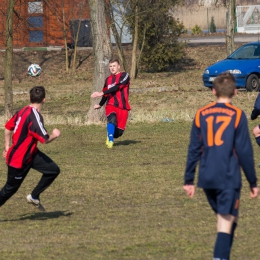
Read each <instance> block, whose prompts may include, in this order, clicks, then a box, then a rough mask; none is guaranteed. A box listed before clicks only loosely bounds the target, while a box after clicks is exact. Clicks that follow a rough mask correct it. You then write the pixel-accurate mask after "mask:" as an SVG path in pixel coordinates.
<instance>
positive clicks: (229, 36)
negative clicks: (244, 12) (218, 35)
mask: <svg viewBox="0 0 260 260" xmlns="http://www.w3.org/2000/svg"><path fill="white" fill-rule="evenodd" d="M235 8H236V0H229V3H227V9H228V12H227V32H226V50H227V55H230V54H231V53H232V52H233V51H234V50H235V41H234V35H235V21H236V11H235Z"/></svg>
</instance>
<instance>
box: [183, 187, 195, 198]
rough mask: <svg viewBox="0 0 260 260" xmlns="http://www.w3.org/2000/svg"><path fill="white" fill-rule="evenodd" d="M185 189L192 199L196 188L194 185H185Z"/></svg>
mask: <svg viewBox="0 0 260 260" xmlns="http://www.w3.org/2000/svg"><path fill="white" fill-rule="evenodd" d="M183 189H184V190H185V191H186V194H187V195H188V196H189V197H190V198H192V197H193V196H194V193H195V186H194V185H184V186H183Z"/></svg>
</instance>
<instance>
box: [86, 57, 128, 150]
mask: <svg viewBox="0 0 260 260" xmlns="http://www.w3.org/2000/svg"><path fill="white" fill-rule="evenodd" d="M109 70H110V73H111V75H110V76H108V77H107V78H106V81H105V85H104V87H103V91H102V92H94V93H93V94H92V95H91V97H92V98H97V97H102V98H101V101H100V102H99V104H97V105H95V106H94V108H95V109H100V108H101V107H102V106H103V105H104V104H105V102H106V107H105V110H106V117H107V138H106V146H107V148H112V147H113V145H114V138H118V137H120V136H121V135H122V134H123V133H124V130H125V127H126V122H127V119H128V112H129V110H130V109H131V108H130V104H129V102H128V96H129V85H130V78H129V75H128V73H126V72H120V64H119V61H118V60H117V59H112V60H110V61H109Z"/></svg>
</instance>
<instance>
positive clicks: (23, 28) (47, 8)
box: [0, 0, 90, 48]
mask: <svg viewBox="0 0 260 260" xmlns="http://www.w3.org/2000/svg"><path fill="white" fill-rule="evenodd" d="M6 7H7V0H0V32H1V35H0V36H1V37H0V48H3V47H4V46H5V24H6ZM63 11H64V16H63ZM15 13H16V14H15V15H14V21H13V39H14V42H13V43H14V48H20V47H35V46H52V45H55V46H64V30H63V27H64V24H65V29H66V30H67V39H68V41H69V43H70V42H71V41H72V39H71V34H70V30H69V23H70V21H71V20H75V19H79V20H81V19H89V17H90V12H89V7H88V2H87V0H73V1H72V0H45V1H37V0H35V2H34V1H33V0H18V1H16V4H15ZM63 17H64V23H63Z"/></svg>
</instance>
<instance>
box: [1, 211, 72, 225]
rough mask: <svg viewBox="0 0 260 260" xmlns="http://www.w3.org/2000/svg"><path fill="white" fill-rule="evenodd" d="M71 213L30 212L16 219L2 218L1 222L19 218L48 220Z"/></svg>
mask: <svg viewBox="0 0 260 260" xmlns="http://www.w3.org/2000/svg"><path fill="white" fill-rule="evenodd" d="M72 214H73V213H72V212H67V213H66V211H52V212H37V213H32V214H27V215H23V216H20V218H17V219H4V220H1V222H9V221H21V220H48V219H54V218H60V217H70V216H71V215H72Z"/></svg>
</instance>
